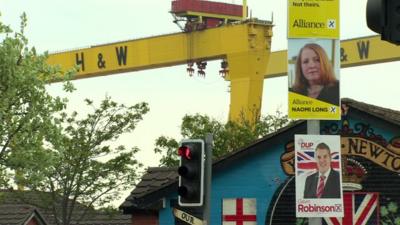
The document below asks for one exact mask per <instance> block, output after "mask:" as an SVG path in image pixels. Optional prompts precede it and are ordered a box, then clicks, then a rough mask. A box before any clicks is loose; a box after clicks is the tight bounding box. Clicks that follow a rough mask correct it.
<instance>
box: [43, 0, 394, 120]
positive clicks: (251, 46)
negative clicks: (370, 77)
mask: <svg viewBox="0 0 400 225" xmlns="http://www.w3.org/2000/svg"><path fill="white" fill-rule="evenodd" d="M171 8H172V9H171V13H172V15H173V16H174V18H175V21H174V22H176V23H177V24H178V25H179V23H180V22H184V25H182V26H180V27H181V28H182V30H183V32H180V33H175V34H168V35H161V36H154V37H150V38H142V39H137V40H130V41H123V42H116V43H110V44H105V45H97V46H92V47H90V48H84V49H79V50H74V51H68V52H62V53H56V54H51V55H50V56H49V59H48V62H49V63H50V64H58V65H60V66H61V67H62V68H63V69H64V70H67V69H69V68H72V67H74V66H76V65H78V66H79V67H80V69H79V71H78V74H77V75H76V76H75V77H74V79H83V78H90V77H95V76H105V75H111V74H116V73H121V72H130V71H140V70H145V69H153V68H161V67H167V66H173V65H182V64H187V65H188V69H187V71H188V73H189V74H192V73H193V71H194V69H193V66H195V65H197V68H198V73H199V74H200V75H204V74H203V69H204V68H205V66H206V61H208V60H215V59H221V60H222V62H221V70H220V71H219V72H220V74H222V75H223V77H224V78H225V79H226V80H227V81H230V87H231V88H230V110H229V120H231V121H232V120H233V121H239V120H241V119H242V118H244V119H246V120H248V121H249V122H251V123H254V122H255V119H257V118H258V116H259V113H260V109H261V100H262V92H263V81H264V78H271V77H277V76H284V75H286V74H287V51H278V52H273V53H272V54H271V37H272V26H273V24H272V22H270V21H261V20H257V19H247V6H246V1H245V0H244V1H243V5H235V4H228V3H220V2H211V1H204V0H174V1H172V7H171ZM399 59H400V47H396V46H393V45H391V44H388V43H386V42H383V41H381V40H380V38H379V36H371V37H364V38H357V39H351V40H345V41H342V42H341V62H342V64H341V65H342V67H350V66H358V65H365V64H372V63H380V62H388V61H395V60H399ZM243 116H244V117H243Z"/></svg>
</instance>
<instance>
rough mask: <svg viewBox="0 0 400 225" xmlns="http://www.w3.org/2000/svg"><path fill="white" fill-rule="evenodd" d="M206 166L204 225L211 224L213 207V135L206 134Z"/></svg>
mask: <svg viewBox="0 0 400 225" xmlns="http://www.w3.org/2000/svg"><path fill="white" fill-rule="evenodd" d="M205 145H206V146H205V147H206V149H205V150H206V151H205V157H206V158H205V162H204V163H205V165H204V168H205V169H204V170H205V171H204V205H203V220H204V223H203V225H208V224H211V223H210V208H211V207H210V206H211V174H212V145H213V136H212V134H211V133H207V134H206V140H205Z"/></svg>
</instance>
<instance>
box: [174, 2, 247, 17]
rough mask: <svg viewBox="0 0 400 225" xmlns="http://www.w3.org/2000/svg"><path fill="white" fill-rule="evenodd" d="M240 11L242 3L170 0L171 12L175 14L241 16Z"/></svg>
mask: <svg viewBox="0 0 400 225" xmlns="http://www.w3.org/2000/svg"><path fill="white" fill-rule="evenodd" d="M242 11H243V6H242V5H236V4H229V3H223V2H213V1H205V0H175V1H172V9H171V12H172V13H175V14H185V13H188V12H198V13H208V14H217V15H227V16H235V17H242V14H243V13H242Z"/></svg>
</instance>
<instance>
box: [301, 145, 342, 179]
mask: <svg viewBox="0 0 400 225" xmlns="http://www.w3.org/2000/svg"><path fill="white" fill-rule="evenodd" d="M314 153H315V150H314V149H312V150H304V151H298V152H297V155H296V157H297V168H296V169H297V170H298V171H297V173H298V174H299V175H300V174H302V173H305V172H310V171H314V170H317V163H316V162H315V159H314ZM331 156H332V162H331V166H332V168H333V169H336V170H339V168H340V167H339V163H340V157H339V152H332V153H331Z"/></svg>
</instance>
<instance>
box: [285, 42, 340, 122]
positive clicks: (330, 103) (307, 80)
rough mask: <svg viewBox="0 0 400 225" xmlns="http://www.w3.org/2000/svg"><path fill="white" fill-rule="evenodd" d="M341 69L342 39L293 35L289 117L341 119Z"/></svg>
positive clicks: (289, 78)
mask: <svg viewBox="0 0 400 225" xmlns="http://www.w3.org/2000/svg"><path fill="white" fill-rule="evenodd" d="M339 73H340V41H339V39H311V38H308V39H307V38H301V39H289V42H288V88H289V89H288V91H289V93H288V98H289V99H288V116H289V118H292V119H318V120H340V116H341V110H340V74H339Z"/></svg>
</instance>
